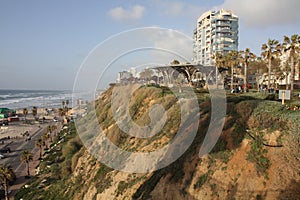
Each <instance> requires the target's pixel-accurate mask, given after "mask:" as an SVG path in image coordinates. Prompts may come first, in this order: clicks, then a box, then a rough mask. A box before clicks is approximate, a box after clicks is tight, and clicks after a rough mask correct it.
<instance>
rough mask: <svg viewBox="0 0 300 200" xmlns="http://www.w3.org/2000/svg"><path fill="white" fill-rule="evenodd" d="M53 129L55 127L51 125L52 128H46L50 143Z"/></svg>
mask: <svg viewBox="0 0 300 200" xmlns="http://www.w3.org/2000/svg"><path fill="white" fill-rule="evenodd" d="M54 128H55V126H54V125H53V126H50V125H49V126H48V127H47V133H48V134H49V137H50V141H51V142H52V131H54Z"/></svg>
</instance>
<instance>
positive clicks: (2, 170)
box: [0, 163, 16, 200]
mask: <svg viewBox="0 0 300 200" xmlns="http://www.w3.org/2000/svg"><path fill="white" fill-rule="evenodd" d="M15 177H16V175H15V172H14V171H13V168H12V167H11V166H9V165H7V164H6V163H4V164H3V165H1V166H0V181H1V185H2V186H3V188H4V193H5V199H6V200H8V199H9V198H8V186H9V182H10V181H13V180H14V178H15Z"/></svg>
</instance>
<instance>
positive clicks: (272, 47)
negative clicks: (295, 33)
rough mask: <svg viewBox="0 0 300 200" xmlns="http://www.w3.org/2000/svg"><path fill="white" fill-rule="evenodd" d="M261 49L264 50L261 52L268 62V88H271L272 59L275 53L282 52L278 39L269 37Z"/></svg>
mask: <svg viewBox="0 0 300 200" xmlns="http://www.w3.org/2000/svg"><path fill="white" fill-rule="evenodd" d="M261 50H262V51H263V52H262V53H261V55H262V57H263V58H264V59H265V60H266V61H267V63H268V89H269V88H270V85H271V68H272V59H273V58H274V56H275V55H278V53H279V52H280V44H279V42H278V40H271V39H268V43H267V44H263V45H262V47H261Z"/></svg>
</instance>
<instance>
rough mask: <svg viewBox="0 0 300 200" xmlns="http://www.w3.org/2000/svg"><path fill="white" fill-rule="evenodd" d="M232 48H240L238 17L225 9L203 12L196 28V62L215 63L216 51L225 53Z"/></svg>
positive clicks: (194, 48) (194, 49) (203, 63)
mask: <svg viewBox="0 0 300 200" xmlns="http://www.w3.org/2000/svg"><path fill="white" fill-rule="evenodd" d="M232 50H234V51H237V50H238V17H237V16H236V15H235V14H233V12H232V11H230V10H224V9H222V10H219V11H207V12H205V13H204V14H202V15H201V16H200V17H199V19H198V20H197V28H196V29H195V30H194V46H193V52H194V58H193V61H194V63H195V64H201V65H204V66H209V65H214V60H213V59H212V57H213V55H215V53H216V52H219V53H221V54H223V55H224V54H226V53H227V52H229V51H232Z"/></svg>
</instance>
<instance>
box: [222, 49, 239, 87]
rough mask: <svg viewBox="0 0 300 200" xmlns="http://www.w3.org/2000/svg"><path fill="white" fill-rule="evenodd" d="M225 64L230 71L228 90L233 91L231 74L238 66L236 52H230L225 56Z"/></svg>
mask: <svg viewBox="0 0 300 200" xmlns="http://www.w3.org/2000/svg"><path fill="white" fill-rule="evenodd" d="M225 62H226V63H227V65H228V67H230V69H231V82H230V90H231V91H232V90H233V73H234V68H235V67H236V66H237V65H238V52H237V51H230V52H229V53H227V54H226V55H225Z"/></svg>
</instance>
